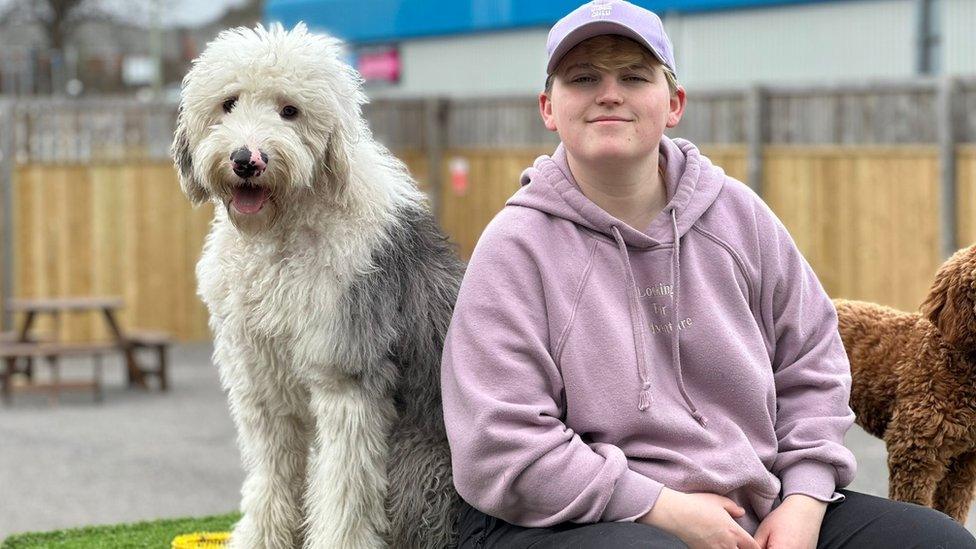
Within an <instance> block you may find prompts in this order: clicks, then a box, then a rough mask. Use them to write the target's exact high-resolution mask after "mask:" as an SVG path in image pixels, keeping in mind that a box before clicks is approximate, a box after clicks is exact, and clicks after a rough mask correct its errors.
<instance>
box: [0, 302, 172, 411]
mask: <svg viewBox="0 0 976 549" xmlns="http://www.w3.org/2000/svg"><path fill="white" fill-rule="evenodd" d="M122 306H123V300H122V299H121V298H119V297H71V298H43V299H11V300H10V301H9V302H8V303H7V309H8V310H9V311H11V312H14V313H22V314H23V315H24V318H23V321H22V323H21V325H20V328H19V329H18V330H17V331H16V332H8V333H6V334H4V335H3V336H0V360H2V361H3V362H4V363H5V364H6V367H5V368H3V369H0V397H2V399H3V401H4V402H5V403H9V402H10V396H11V392H12V385H11V383H12V378H13V376H14V375H15V374H19V373H20V374H25V375H26V376H27V378H28V380H32V379H33V361H34V360H35V359H44V360H46V361H47V363H48V365H49V366H50V367H51V373H52V382H51V383H50V384H47V385H37V384H32V385H28V386H25V387H17V390H18V391H21V390H36V389H42V390H50V394H51V400H52V402H56V401H57V397H58V394H59V393H60V390H61V389H65V388H91V389H93V390H94V392H95V397H96V399H100V398H101V380H100V378H101V357H102V356H103V355H104V354H105V353H108V352H112V351H118V352H121V353H122V354H123V357H124V359H125V364H126V371H127V377H128V383H129V386H138V387H140V388H143V389H146V388H148V385H147V383H146V377H147V376H150V375H152V376H155V377H156V378H157V379H158V380H159V387H160V389H161V390H163V391H165V390H167V389H168V384H167V380H166V377H167V376H166V368H167V362H166V350H167V347H168V345H169V344H170V343H171V342H172V339H171V338H170V336H169V334H166V333H165V332H158V331H147V330H130V331H124V330H123V329H122V327H121V325H120V324H119V323H118V321H117V320H116V318H115V313H116V311H118V310H119V309H121V308H122ZM85 311H100V312H101V313H102V317H103V318H104V320H105V322H106V324H107V325H108V328H109V332H110V334H111V336H112V340H111V341H96V342H82V343H63V342H57V341H51V340H50V339H49V338H42V337H38V336H36V335H35V334H34V333H33V332H32V328H33V325H34V321H35V319H36V318H37V316H38V315H41V314H49V315H52V316H53V317H54V318H55V340H56V339H57V335H58V334H57V332H58V331H59V330H60V328H59V326H60V315H61V314H62V313H68V312H85ZM139 349H148V350H151V351H153V352H155V354H156V363H157V365H156V367H155V368H153V369H148V368H146V367H144V366H143V365H142V364H141V363H140V361H139V359H138V357H137V353H136V351H137V350H139ZM63 356H90V357H92V358H93V360H94V361H95V375H94V376H93V380H92V381H91V382H90V383H88V382H82V383H79V382H69V383H65V382H64V381H62V380H61V379H60V367H59V363H58V359H59V358H60V357H63ZM20 362H24V363H25V366H23V367H20V366H18V364H19V363H20Z"/></svg>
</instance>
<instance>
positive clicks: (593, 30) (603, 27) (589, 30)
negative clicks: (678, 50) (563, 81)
mask: <svg viewBox="0 0 976 549" xmlns="http://www.w3.org/2000/svg"><path fill="white" fill-rule="evenodd" d="M603 34H618V35H620V36H626V37H627V38H630V39H632V40H634V41H635V42H637V43H638V44H640V45H642V46H644V47H645V48H647V51H649V52H651V54H653V55H654V58H655V59H657V60H658V61H660V62H661V64H662V65H667V62H665V61H664V59H662V58H661V55H660V54H658V52H657V50H655V49H654V46H651V44H650V43H648V41H647V40H644V38H643V37H641V35H640V34H638V33H637V31H635V30H634V29H632V28H630V27H628V26H627V25H624V24H623V23H617V22H615V21H602V20H596V21H593V22H590V23H586V24H584V25H580V26H579V27H577V28H576V29H574V30H573V32H571V33H569V34H567V35H566V37H565V38H563V39H562V41H561V42H559V45H558V46H556V49H555V50H553V52H552V55H550V56H549V65H548V66H547V67H546V74H552V73H553V71H555V70H556V66H557V65H559V61H561V60H562V58H563V56H565V55H566V54H567V53H569V50H571V49H573V48H574V47H576V45H577V44H579V43H580V42H582V41H583V40H586V39H588V38H593V37H594V36H600V35H603Z"/></svg>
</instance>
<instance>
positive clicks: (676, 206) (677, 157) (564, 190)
mask: <svg viewBox="0 0 976 549" xmlns="http://www.w3.org/2000/svg"><path fill="white" fill-rule="evenodd" d="M658 150H659V152H660V156H659V158H660V164H661V165H662V166H663V167H664V182H665V186H666V187H667V196H668V203H667V206H665V208H664V211H663V212H662V213H661V214H659V215H658V216H657V217H655V218H654V220H653V221H652V222H651V224H650V225H649V226H648V227H647V231H646V232H641V231H640V230H637V229H635V228H633V227H630V226H628V225H627V224H625V223H623V222H622V221H620V220H619V219H617V218H615V217H613V216H612V215H610V214H609V213H607V212H606V211H604V210H603V209H602V208H600V207H599V206H597V205H596V204H594V203H593V202H592V201H591V200H590V199H589V198H587V197H586V195H584V194H583V192H582V191H580V188H579V184H577V183H576V179H575V178H574V177H573V174H572V173H571V172H570V171H569V163H568V162H567V159H566V148H565V146H564V145H563V144H562V143H560V144H559V146H557V147H556V150H555V152H553V154H552V156H547V155H544V156H540V157H539V158H537V159H536V161H535V163H534V164H533V165H532V167H531V168H528V169H526V170H525V171H524V172H522V177H521V184H522V189H520V190H519V192H517V193H516V194H515V195H514V196H512V197H511V198H510V199H509V200H508V202H507V204H508V205H514V206H524V207H527V208H533V209H536V210H539V211H541V212H545V213H547V214H551V215H555V216H558V217H561V218H563V219H566V220H569V221H572V222H573V223H576V224H577V225H581V226H583V227H586V228H588V229H591V230H593V231H596V232H599V233H601V234H604V235H606V236H607V237H610V238H613V229H612V227H614V226H616V227H617V229H618V230H619V232H620V235H621V237H622V238H623V240H624V242H625V243H626V244H627V246H629V247H631V248H638V249H645V248H653V247H656V246H659V245H661V244H668V243H671V242H672V241H674V234H673V233H674V231H673V227H672V219H671V218H672V215H671V212H672V211H673V212H674V221H676V223H677V228H678V236H679V237H681V236H684V235H685V233H687V232H688V231H689V230H690V229H691V226H692V225H694V224H695V222H696V221H697V220H698V218H700V217H701V216H702V214H704V213H705V212H706V211H707V210H708V208H709V207H710V206H711V205H712V203H713V202H715V199H716V198H717V197H718V195H719V193H720V192H721V191H722V186H723V184H724V182H725V172H724V171H722V169H721V168H718V167H716V166H713V165H712V163H711V162H710V161H709V160H708V159H707V158H705V157H704V156H702V155H701V153H700V152H699V151H698V147H696V146H695V145H694V144H692V143H691V142H690V141H686V140H684V139H674V140H672V139H670V138H668V137H666V136H662V137H661V145H660V147H659V149H658ZM705 174H708V175H710V177H704V175H705ZM711 175H714V176H711Z"/></svg>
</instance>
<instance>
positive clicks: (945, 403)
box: [834, 246, 976, 523]
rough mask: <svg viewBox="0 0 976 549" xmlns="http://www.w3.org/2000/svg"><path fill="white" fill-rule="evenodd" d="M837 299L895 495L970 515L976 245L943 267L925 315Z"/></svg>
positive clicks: (856, 400) (975, 462)
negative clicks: (884, 451) (881, 442)
mask: <svg viewBox="0 0 976 549" xmlns="http://www.w3.org/2000/svg"><path fill="white" fill-rule="evenodd" d="M834 304H835V305H836V306H837V315H838V321H839V327H840V335H841V338H842V339H843V340H844V347H845V348H846V349H847V356H848V358H849V359H850V362H851V375H852V377H853V387H852V390H851V408H853V410H854V412H855V413H856V414H857V423H858V425H860V426H861V427H863V428H864V429H865V430H866V431H867V432H869V433H871V434H872V435H874V436H877V437H880V438H883V439H884V441H885V444H886V446H887V447H888V471H889V477H888V497H889V498H891V499H895V500H900V501H907V502H912V503H917V504H919V505H926V506H929V507H933V508H935V509H937V510H939V511H942V512H943V513H945V514H947V515H949V516H950V517H952V518H954V519H955V520H957V521H959V522H960V523H965V521H966V515H967V513H968V512H969V504H970V502H971V501H972V498H973V487H974V485H976V367H974V366H976V309H974V308H976V246H972V247H970V248H965V249H962V250H959V251H958V252H956V253H955V254H954V255H953V256H952V257H951V258H949V260H948V261H946V262H945V263H944V264H943V265H942V267H940V268H939V271H938V273H936V276H935V284H933V286H932V289H931V291H930V292H929V295H928V297H926V298H925V302H923V303H922V306H921V307H920V313H904V312H901V311H896V310H894V309H891V308H888V307H884V306H881V305H876V304H874V303H865V302H861V301H847V300H841V299H838V300H834Z"/></svg>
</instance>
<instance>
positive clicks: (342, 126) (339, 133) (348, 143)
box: [324, 122, 354, 196]
mask: <svg viewBox="0 0 976 549" xmlns="http://www.w3.org/2000/svg"><path fill="white" fill-rule="evenodd" d="M347 123H348V122H344V123H343V122H340V123H337V124H336V126H335V128H333V130H332V134H331V135H330V136H329V142H328V143H327V144H326V146H325V166H324V168H325V173H326V175H327V176H328V178H329V183H330V185H331V186H332V189H331V191H332V192H333V193H334V194H335V195H336V196H338V195H339V194H340V193H341V191H342V189H343V188H344V187H345V186H346V180H347V179H349V169H350V164H351V163H352V156H351V155H352V151H351V148H352V146H353V139H354V138H353V132H352V131H350V128H347V127H346V124H347Z"/></svg>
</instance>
